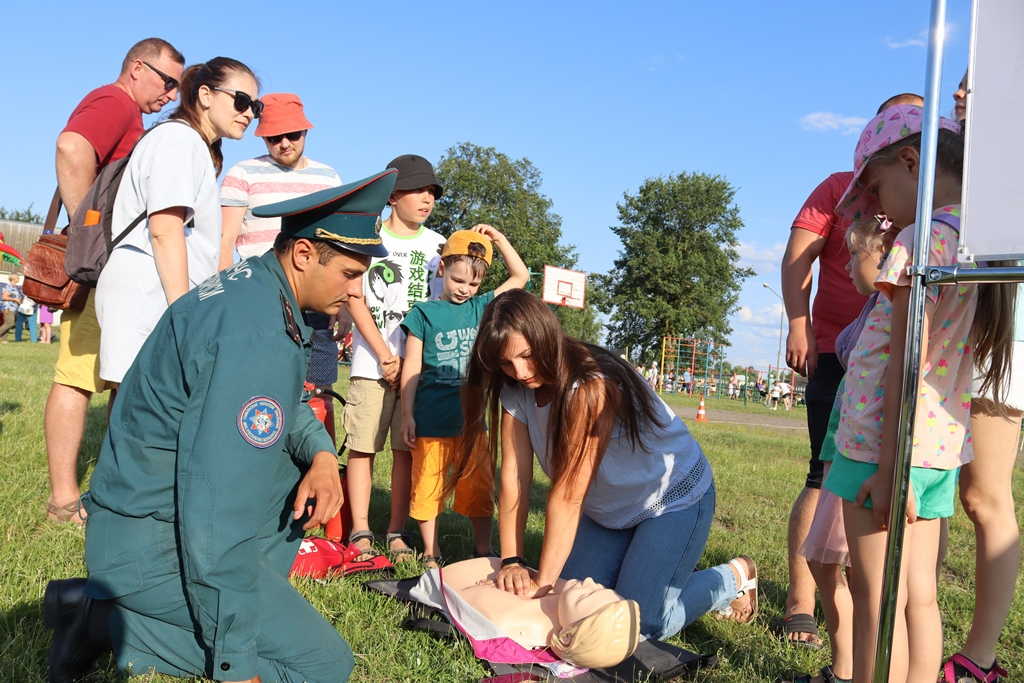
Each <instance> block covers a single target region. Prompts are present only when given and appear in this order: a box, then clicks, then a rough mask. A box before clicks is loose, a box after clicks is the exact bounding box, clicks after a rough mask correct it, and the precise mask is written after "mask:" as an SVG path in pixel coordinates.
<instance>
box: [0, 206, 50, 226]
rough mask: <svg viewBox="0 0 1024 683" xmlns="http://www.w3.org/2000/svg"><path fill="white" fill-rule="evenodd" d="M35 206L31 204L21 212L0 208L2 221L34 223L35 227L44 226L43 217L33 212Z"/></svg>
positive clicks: (0, 219)
mask: <svg viewBox="0 0 1024 683" xmlns="http://www.w3.org/2000/svg"><path fill="white" fill-rule="evenodd" d="M33 206H34V205H33V204H29V205H28V206H27V207H26V208H24V209H22V210H20V211H12V210H8V209H6V208H4V207H2V206H0V221H15V222H18V223H33V224H35V225H42V224H43V217H42V216H40V215H39V214H38V213H36V212H35V211H33V210H32V207H33Z"/></svg>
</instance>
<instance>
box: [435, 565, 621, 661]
mask: <svg viewBox="0 0 1024 683" xmlns="http://www.w3.org/2000/svg"><path fill="white" fill-rule="evenodd" d="M500 565H501V562H500V560H498V559H497V558H491V557H481V558H478V559H474V560H466V561H464V562H456V563H455V564H450V565H447V566H445V567H444V568H443V569H442V570H441V571H442V578H443V581H444V583H445V585H446V586H447V587H448V588H451V589H452V590H454V591H455V592H456V593H458V594H459V597H461V598H462V599H463V600H465V601H466V602H467V603H469V605H470V606H472V607H473V608H474V609H475V610H477V611H478V612H479V613H480V614H481V615H483V616H484V617H486V618H487V619H488V620H490V621H491V622H493V623H494V624H495V625H496V626H498V627H499V628H500V629H502V630H503V631H504V632H505V633H506V634H507V635H508V637H509V638H511V639H512V640H514V641H515V642H517V643H518V644H520V645H522V646H523V647H525V648H543V647H549V646H550V647H551V649H552V650H553V651H554V652H555V654H556V655H557V656H558V657H560V658H561V659H563V660H565V661H567V662H571V663H572V664H575V665H577V666H583V667H587V668H603V667H608V666H614V665H616V664H619V663H620V662H622V661H623V660H624V659H626V658H627V657H629V656H630V655H631V654H633V651H634V650H635V649H636V646H637V643H638V642H639V632H640V631H639V624H640V608H639V606H638V605H637V604H636V603H635V602H634V601H632V600H625V599H623V598H621V597H620V596H619V594H618V593H616V592H615V591H613V590H611V589H610V588H605V587H604V586H602V585H600V584H597V583H594V582H593V581H592V580H591V579H584V580H583V581H577V580H575V579H573V580H571V581H564V580H562V579H559V580H558V581H557V582H556V583H555V587H554V590H552V591H551V592H550V593H548V594H547V595H545V596H543V597H540V598H535V599H525V598H520V597H517V596H515V595H513V594H512V593H508V592H506V591H503V590H501V589H499V588H497V587H496V586H495V585H494V577H495V576H496V575H497V573H498V569H500Z"/></svg>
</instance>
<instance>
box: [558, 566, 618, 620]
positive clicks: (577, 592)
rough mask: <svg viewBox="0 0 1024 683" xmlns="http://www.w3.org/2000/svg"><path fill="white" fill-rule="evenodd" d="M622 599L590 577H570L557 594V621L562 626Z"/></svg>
mask: <svg viewBox="0 0 1024 683" xmlns="http://www.w3.org/2000/svg"><path fill="white" fill-rule="evenodd" d="M617 600H622V597H621V596H619V594H618V593H616V592H615V591H613V590H612V589H611V588H605V587H604V586H602V585H601V584H599V583H594V580H593V579H591V578H586V579H583V580H582V581H580V580H578V579H570V580H569V581H566V582H565V585H564V586H562V591H561V594H560V595H559V596H558V623H559V624H561V625H562V627H563V628H565V627H567V626H572V625H573V624H575V623H576V622H577V621H579V620H580V619H583V618H584V617H589V616H590V615H591V614H594V613H595V612H597V610H599V609H601V608H602V607H604V606H605V605H608V604H610V603H613V602H615V601H617Z"/></svg>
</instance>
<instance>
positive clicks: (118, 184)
mask: <svg viewBox="0 0 1024 683" xmlns="http://www.w3.org/2000/svg"><path fill="white" fill-rule="evenodd" d="M165 123H173V121H161V122H160V123H158V124H156V125H155V126H153V127H151V128H149V129H148V130H147V131H146V132H144V133H143V134H142V135H140V136H139V139H138V140H136V141H135V144H134V145H132V151H130V152H128V155H127V156H125V157H123V158H124V164H122V166H121V168H120V169H118V171H117V178H116V179H115V180H114V181H113V182H111V183H110V185H109V189H108V190H107V191H108V192H109V191H111V190H113V191H114V192H117V190H118V189H120V187H121V177H122V176H124V172H125V169H126V168H128V161H129V160H130V159H131V158H132V155H133V154H135V149H136V148H137V147H138V146H139V143H140V142H142V138H144V137H146V136H147V135H149V134H150V133H152V132H153V131H154V130H156V129H157V128H159V127H160V126H162V125H164V124H165ZM178 123H180V124H182V125H184V126H187V125H188V124H187V123H185V122H184V121H178ZM119 161H120V160H119ZM99 192H100V188H98V187H97V188H96V196H95V197H94V199H93V206H96V199H98V198H99ZM110 206H111V211H113V202H110ZM146 218H147V215H146V212H145V211H143V212H142V213H140V214H139V215H138V216H136V217H135V220H133V221H132V222H131V223H129V224H128V227H127V228H125V229H124V230H122V231H121V233H120V234H119V235H118V236H117V237H115V238H114V239H112V240H111V241H110V244H109V245H108V246H107V253H110V252H111V251H113V249H114V247H116V246H117V245H118V244H120V243H121V241H122V240H123V239H124V238H125V237H127V236H128V233H130V232H131V231H132V230H134V229H135V228H136V227H138V225H139V223H141V222H142V221H143V220H144V219H146ZM195 220H196V219H195V216H193V217H192V218H189V219H188V221H187V222H186V223H185V224H184V227H186V228H189V227H195Z"/></svg>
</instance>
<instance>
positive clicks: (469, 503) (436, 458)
mask: <svg viewBox="0 0 1024 683" xmlns="http://www.w3.org/2000/svg"><path fill="white" fill-rule="evenodd" d="M461 443H462V437H461V436H451V437H429V436H418V437H416V447H415V448H413V449H412V493H411V494H410V496H409V498H410V500H409V516H410V517H412V518H413V519H415V520H417V521H426V520H430V519H434V518H435V517H437V516H438V515H440V514H441V511H442V510H444V498H442V496H441V493H442V489H443V488H444V478H445V475H446V474H447V472H448V468H450V467H451V465H452V462H453V460H454V459H455V453H456V451H457V450H458V448H459V445H460V444H461ZM475 454H476V456H477V457H476V458H475V459H476V465H475V466H474V467H472V468H471V469H470V470H469V471H468V472H467V473H466V474H465V475H464V476H463V477H462V478H461V479H459V481H458V482H457V483H456V485H455V505H454V510H455V512H457V513H459V514H460V515H464V516H466V517H490V516H491V515H493V514H494V463H493V462H492V461H491V459H490V458H489V457H488V454H487V437H481V438H480V443H479V446H478V448H477V450H476V453H475Z"/></svg>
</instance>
